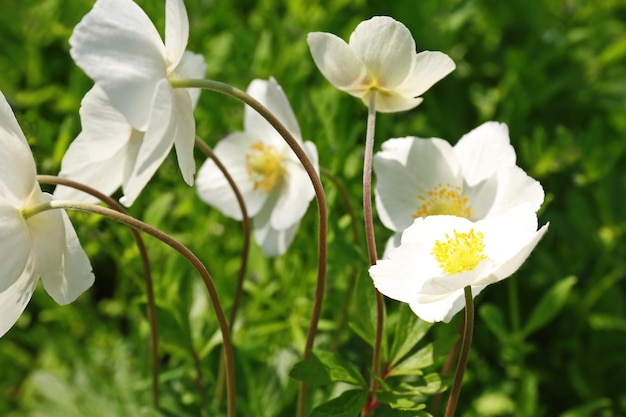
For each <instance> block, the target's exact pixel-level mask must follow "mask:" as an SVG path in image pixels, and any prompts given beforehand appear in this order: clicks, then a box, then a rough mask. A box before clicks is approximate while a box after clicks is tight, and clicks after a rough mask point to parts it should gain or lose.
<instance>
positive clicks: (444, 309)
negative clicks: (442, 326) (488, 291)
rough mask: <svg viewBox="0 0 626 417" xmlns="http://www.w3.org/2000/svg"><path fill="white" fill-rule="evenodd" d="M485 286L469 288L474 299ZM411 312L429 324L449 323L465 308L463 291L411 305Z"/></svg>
mask: <svg viewBox="0 0 626 417" xmlns="http://www.w3.org/2000/svg"><path fill="white" fill-rule="evenodd" d="M484 288H485V286H478V287H471V289H472V298H475V297H476V296H477V295H478V294H480V292H481V291H482V290H483V289H484ZM410 307H411V310H413V312H414V313H415V314H416V315H417V316H418V317H419V318H421V319H422V320H424V321H427V322H429V323H433V322H437V321H443V322H445V323H449V322H450V320H452V317H454V316H455V315H456V313H458V312H459V311H461V310H463V309H464V308H465V291H464V290H463V289H461V290H457V291H455V292H454V293H453V294H452V295H450V296H448V297H446V298H444V299H441V300H439V301H435V302H432V303H411V304H410Z"/></svg>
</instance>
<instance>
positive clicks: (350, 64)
mask: <svg viewBox="0 0 626 417" xmlns="http://www.w3.org/2000/svg"><path fill="white" fill-rule="evenodd" d="M307 42H308V44H309V48H310V49H311V56H313V61H315V65H317V68H318V69H319V70H320V72H321V73H322V74H323V75H324V77H326V79H327V80H328V81H329V82H330V83H331V84H332V85H334V86H335V87H337V88H338V89H340V90H345V89H346V88H350V87H353V86H354V84H355V83H358V82H359V81H360V80H361V79H362V78H363V77H364V76H365V74H366V71H365V66H364V65H363V62H361V60H360V59H359V57H357V55H356V53H355V52H354V50H353V49H352V48H351V47H350V46H349V45H348V44H347V43H346V42H345V41H344V40H343V39H341V38H339V37H338V36H335V35H333V34H331V33H326V32H312V33H309V34H308V36H307Z"/></svg>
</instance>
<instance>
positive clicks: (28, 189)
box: [0, 93, 39, 208]
mask: <svg viewBox="0 0 626 417" xmlns="http://www.w3.org/2000/svg"><path fill="white" fill-rule="evenodd" d="M36 176H37V173H36V170H35V161H34V160H33V154H32V153H31V151H30V148H29V146H28V143H27V142H26V138H25V137H24V134H23V133H22V130H21V129H20V127H19V125H18V124H17V120H16V119H15V115H14V114H13V110H11V107H10V106H9V103H7V101H6V99H5V98H4V95H2V93H0V197H1V196H4V198H5V199H7V200H8V201H9V202H10V203H11V204H12V205H13V206H14V207H18V208H21V207H22V203H23V202H24V200H25V199H27V198H28V197H29V196H30V195H31V193H32V192H33V190H34V189H35V188H39V186H38V185H37V183H36Z"/></svg>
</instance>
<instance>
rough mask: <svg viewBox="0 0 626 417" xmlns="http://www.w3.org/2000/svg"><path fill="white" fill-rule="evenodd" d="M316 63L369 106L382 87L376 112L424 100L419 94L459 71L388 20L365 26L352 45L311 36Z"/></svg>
mask: <svg viewBox="0 0 626 417" xmlns="http://www.w3.org/2000/svg"><path fill="white" fill-rule="evenodd" d="M307 41H308V43H309V47H310V49H311V55H312V56H313V60H314V61H315V64H316V65H317V67H318V68H319V70H320V71H321V72H322V74H323V75H324V77H326V79H327V80H328V81H330V83H331V84H332V85H334V86H335V87H337V88H338V89H339V90H342V91H345V92H347V93H348V94H351V95H353V96H355V97H358V98H360V99H362V100H363V102H364V103H365V105H369V96H370V92H371V90H372V89H376V90H377V91H378V94H377V96H376V110H378V111H380V112H387V113H390V112H398V111H403V110H409V109H412V108H414V107H416V106H417V105H419V104H420V103H421V102H422V98H420V97H419V96H420V95H422V94H424V92H426V90H428V89H429V88H430V87H432V86H433V84H435V83H436V82H437V81H439V80H441V79H442V78H443V77H445V76H446V75H448V74H449V73H450V72H452V71H453V70H454V68H455V65H454V62H453V61H452V59H450V57H448V56H447V55H446V54H444V53H442V52H431V51H424V52H420V53H416V52H415V41H414V40H413V37H412V36H411V32H410V31H409V30H408V29H407V28H406V26H404V25H403V24H402V23H400V22H398V21H396V20H394V19H392V18H391V17H388V16H375V17H373V18H371V19H369V20H366V21H364V22H361V23H360V24H359V25H358V26H357V27H356V29H355V30H354V32H352V35H350V41H349V43H346V42H344V41H343V40H342V39H341V38H339V37H337V36H335V35H333V34H330V33H326V32H313V33H309V35H308V38H307Z"/></svg>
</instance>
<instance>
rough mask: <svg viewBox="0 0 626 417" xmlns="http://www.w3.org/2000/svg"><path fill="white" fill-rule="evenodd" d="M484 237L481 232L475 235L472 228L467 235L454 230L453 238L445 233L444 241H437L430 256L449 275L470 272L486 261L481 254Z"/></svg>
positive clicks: (483, 247)
mask: <svg viewBox="0 0 626 417" xmlns="http://www.w3.org/2000/svg"><path fill="white" fill-rule="evenodd" d="M484 237H485V236H484V235H483V233H482V232H477V233H475V232H474V229H473V228H472V229H470V230H469V232H467V233H459V232H457V231H456V230H455V231H454V237H452V238H451V237H450V235H448V234H447V233H446V240H444V241H440V240H437V241H436V242H435V246H434V247H433V250H432V251H431V254H432V255H433V256H434V257H435V259H436V260H437V262H439V267H440V268H441V269H442V270H443V271H444V272H446V273H448V274H450V275H454V274H458V273H461V272H468V271H472V270H474V269H476V267H477V266H478V264H479V263H480V262H481V261H482V260H484V259H487V255H485V254H484V253H483V250H484V249H485V244H484V242H483V239H484Z"/></svg>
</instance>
